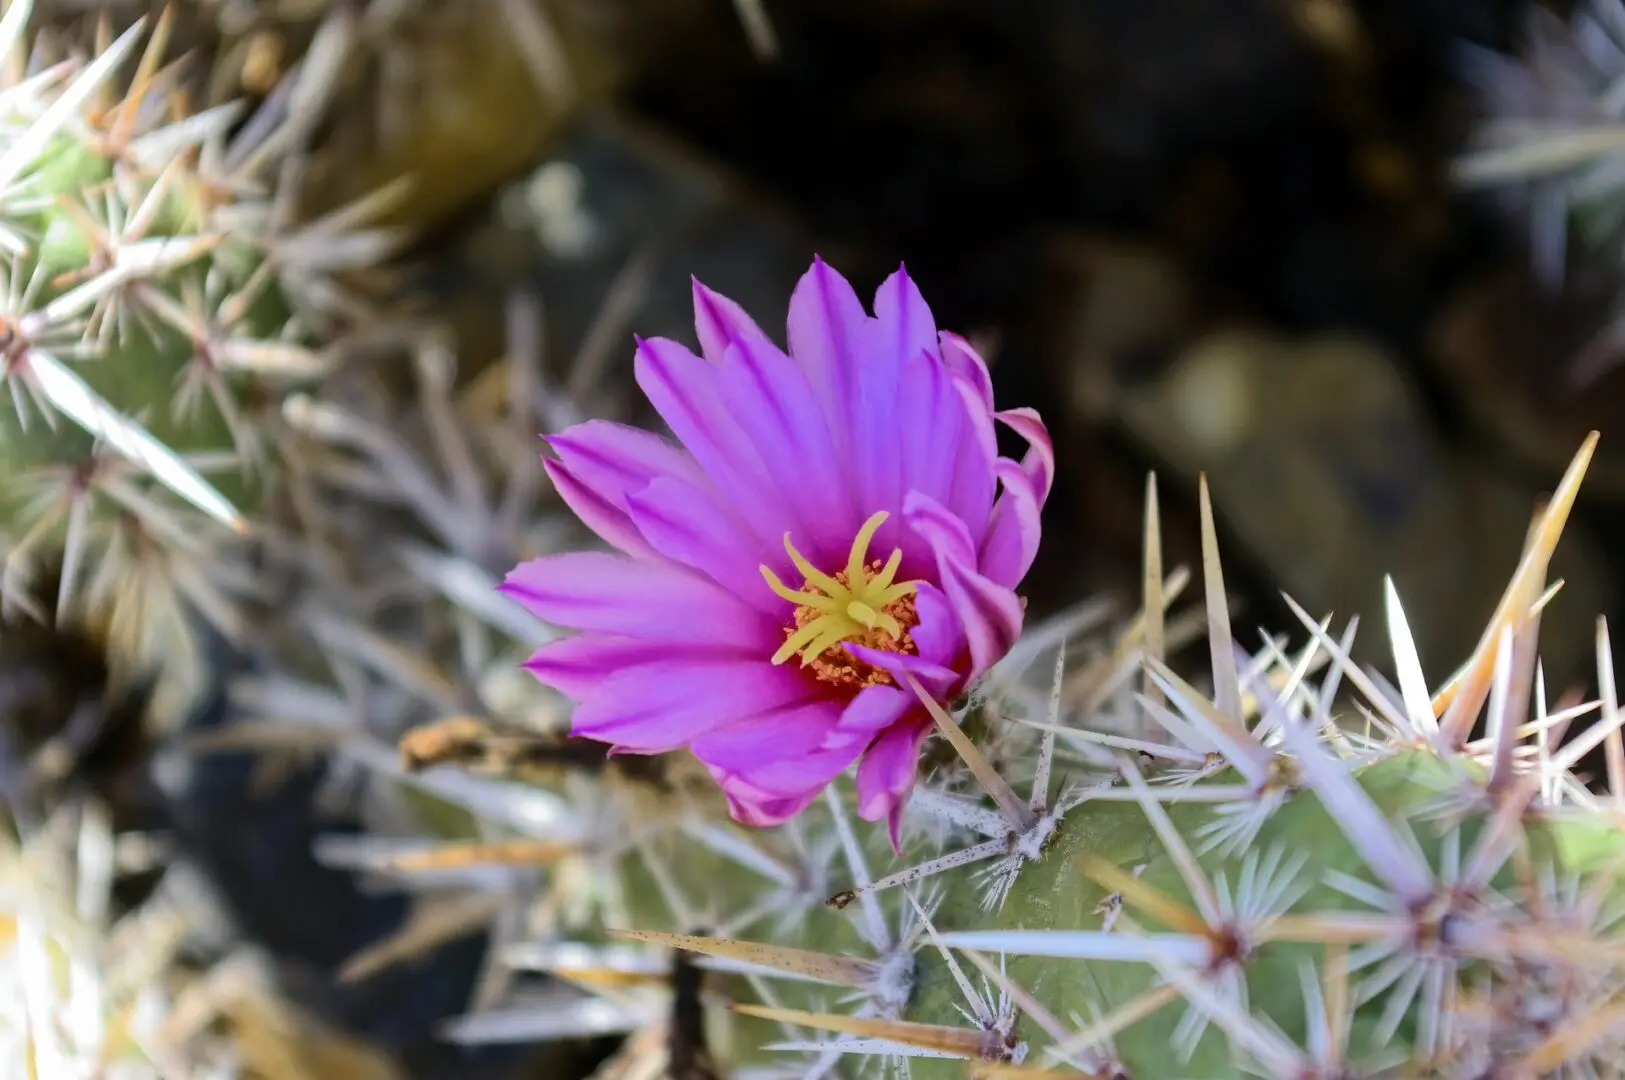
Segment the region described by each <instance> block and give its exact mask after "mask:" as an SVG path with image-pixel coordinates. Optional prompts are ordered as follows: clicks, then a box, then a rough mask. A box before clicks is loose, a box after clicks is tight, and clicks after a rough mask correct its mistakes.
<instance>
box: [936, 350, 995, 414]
mask: <svg viewBox="0 0 1625 1080" xmlns="http://www.w3.org/2000/svg"><path fill="white" fill-rule="evenodd" d="M937 341H938V343H939V345H940V347H941V349H942V359H943V361H944V362H945V363H946V364H947V365H948V369H949V370H950V371H952V372H953V373H954V374H955V375H959V376H961V377H962V378H964V379H965V380H966V382H967V384H968V385H969V386H970V388H971V391H972V393H973V395H974V398H975V400H976V401H977V402H978V403H979V404H980V405H981V408H982V412H983V413H986V414H987V415H989V416H991V415H992V414H993V377H992V376H991V375H989V374H988V370H987V362H986V361H985V360H983V359H982V357H981V356H980V355H979V354H978V353H977V351H976V350H975V349H973V348H971V344H970V342H968V341H966V340H965V339H964V338H962V337H960V336H959V335H958V334H951V333H948V332H947V331H943V332H942V333H941V334H938V335H937Z"/></svg>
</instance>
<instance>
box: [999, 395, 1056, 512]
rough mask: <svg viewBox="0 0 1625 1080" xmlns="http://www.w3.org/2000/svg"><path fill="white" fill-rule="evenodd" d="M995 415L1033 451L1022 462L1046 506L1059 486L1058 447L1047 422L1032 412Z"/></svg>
mask: <svg viewBox="0 0 1625 1080" xmlns="http://www.w3.org/2000/svg"><path fill="white" fill-rule="evenodd" d="M994 415H995V416H997V417H998V418H999V419H1000V420H1001V421H1003V422H1004V424H1005V425H1006V426H1008V427H1009V428H1010V429H1011V430H1012V431H1014V432H1015V433H1016V434H1018V435H1020V436H1021V437H1022V438H1023V439H1026V440H1027V445H1028V447H1029V449H1028V451H1027V455H1026V456H1025V457H1023V458H1022V459H1021V467H1022V468H1023V469H1025V470H1026V471H1027V475H1028V476H1030V477H1032V479H1033V493H1034V494H1035V495H1036V496H1037V498H1038V505H1039V506H1043V505H1044V503H1045V502H1046V501H1047V500H1048V499H1049V491H1050V487H1051V485H1052V484H1054V482H1055V443H1054V442H1053V441H1052V440H1051V439H1050V437H1049V428H1047V427H1045V426H1044V421H1043V420H1042V419H1040V418H1039V415H1038V413H1037V412H1035V411H1034V410H1032V409H1009V410H1007V411H1005V412H1001V413H995V414H994Z"/></svg>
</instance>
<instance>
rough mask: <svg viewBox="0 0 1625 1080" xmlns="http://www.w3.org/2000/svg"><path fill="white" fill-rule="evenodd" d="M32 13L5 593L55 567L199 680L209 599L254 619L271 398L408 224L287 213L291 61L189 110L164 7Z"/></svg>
mask: <svg viewBox="0 0 1625 1080" xmlns="http://www.w3.org/2000/svg"><path fill="white" fill-rule="evenodd" d="M31 7H32V5H31V3H29V2H28V0H16V2H13V3H11V4H10V5H9V6H7V8H6V9H5V14H4V18H3V21H0V55H3V56H4V58H5V63H6V69H5V75H4V89H3V90H0V107H3V108H4V111H5V129H4V134H3V135H0V186H3V188H4V192H5V194H4V196H3V198H0V236H3V237H4V241H5V243H4V248H5V252H4V256H3V258H4V277H5V281H6V283H7V284H6V287H5V295H6V310H5V312H4V313H3V316H0V317H3V319H4V326H5V339H6V350H5V356H4V359H3V361H0V379H3V382H4V384H5V387H6V391H7V393H6V395H5V396H6V397H7V399H8V405H9V406H10V408H8V409H7V410H6V411H5V413H4V415H3V416H0V553H3V558H4V563H3V572H0V596H3V598H4V599H5V600H6V601H7V605H8V606H12V605H15V604H18V603H20V602H22V601H21V597H23V596H24V595H26V592H27V588H26V587H27V585H28V584H29V581H30V580H31V579H32V578H34V577H36V576H37V575H38V573H39V570H40V567H41V566H42V565H58V564H59V565H60V569H61V587H60V590H59V592H58V596H57V598H56V606H57V615H58V616H59V617H64V618H72V619H75V620H85V621H87V622H89V623H91V624H93V625H96V626H99V627H102V628H104V629H106V631H107V632H108V633H109V635H110V638H111V645H112V650H113V653H114V657H115V660H116V661H117V662H118V663H119V665H120V667H121V668H122V669H124V670H125V671H131V670H139V669H142V668H144V667H147V666H149V665H151V664H152V662H153V661H154V660H156V659H157V658H159V657H162V658H163V659H164V660H165V664H164V668H165V673H166V677H167V678H168V679H169V681H170V682H172V683H177V684H182V685H184V684H185V683H187V682H189V681H191V680H192V678H193V677H194V676H195V667H196V663H195V661H196V652H197V646H196V643H195V632H194V631H195V625H194V620H195V618H196V617H197V616H198V615H202V616H203V617H205V618H206V619H208V620H209V621H210V622H211V623H213V624H214V627H215V628H216V629H217V630H219V631H220V632H222V633H224V634H225V635H226V636H227V637H229V638H232V639H234V640H235V639H239V638H240V637H241V629H242V625H241V622H242V619H241V615H240V613H239V610H238V603H239V602H240V599H241V593H242V590H243V587H244V585H243V581H242V580H241V572H240V571H238V570H236V569H234V565H233V563H232V561H231V560H230V559H229V558H227V556H226V554H225V547H226V546H227V545H228V544H230V543H231V542H232V539H233V533H234V532H242V531H244V530H245V528H246V521H247V515H248V514H250V513H251V512H252V511H253V509H254V507H255V506H256V505H257V503H258V502H259V501H260V500H261V499H262V498H263V497H264V495H265V492H266V490H267V487H268V486H271V487H274V486H275V484H276V481H277V477H276V474H275V472H274V471H273V469H272V466H273V465H274V464H275V462H276V461H277V460H278V452H279V451H278V447H277V445H276V438H277V436H276V434H275V432H276V429H277V427H278V425H279V423H280V418H279V415H278V406H279V403H280V401H281V399H282V397H283V396H284V394H285V393H286V392H287V391H288V390H289V389H290V388H292V387H295V386H298V385H301V384H303V383H308V382H310V381H311V380H313V379H316V378H318V377H319V376H321V375H322V374H324V373H325V372H326V371H327V370H328V368H329V359H328V354H327V353H325V352H323V351H319V350H318V349H317V348H315V347H314V344H313V343H314V342H316V341H317V340H322V341H323V342H324V343H328V344H330V343H331V342H332V341H334V340H335V334H336V331H338V330H340V329H342V328H343V327H345V326H347V325H354V324H355V323H356V322H358V321H360V320H361V319H362V318H363V317H364V315H365V312H364V309H363V308H362V306H361V304H360V303H359V301H358V300H357V299H356V298H355V297H354V296H353V295H351V294H350V293H349V292H348V291H347V289H346V286H345V284H344V280H343V279H344V277H345V275H346V274H347V273H349V272H352V271H358V270H365V269H368V268H370V267H372V266H373V265H374V264H375V263H376V262H377V261H378V260H379V259H380V258H381V257H382V256H383V254H384V253H385V252H386V251H387V249H388V248H389V247H390V245H391V244H392V243H394V242H395V239H396V238H395V237H393V236H392V235H390V234H388V233H385V232H381V231H373V232H367V231H363V230H362V229H361V228H360V223H361V222H362V220H363V219H364V218H365V216H366V214H367V213H368V212H369V211H370V210H372V209H374V208H375V204H377V203H378V202H379V201H380V200H379V199H378V198H375V199H373V200H371V201H370V203H368V204H363V205H359V206H354V207H350V208H347V209H346V210H344V211H343V212H340V213H335V214H334V215H332V216H331V217H329V218H327V219H324V220H318V221H315V222H308V223H300V222H298V221H296V220H295V219H294V218H293V216H292V214H291V213H290V210H291V206H290V196H291V194H292V182H293V180H294V179H296V177H297V171H298V162H299V156H298V152H299V151H300V150H301V147H300V145H299V143H298V142H297V140H296V139H295V138H293V134H294V133H296V132H297V130H298V129H299V128H300V126H301V125H302V124H304V123H306V119H305V118H304V117H302V116H300V115H299V114H298V113H297V111H296V109H295V108H294V106H296V105H297V103H298V96H299V95H298V94H297V91H298V89H299V85H298V78H297V75H296V76H295V77H294V79H293V81H291V82H289V83H287V84H286V85H285V86H284V87H283V90H282V92H281V93H280V95H274V96H273V98H272V99H271V100H270V101H268V102H267V103H266V105H265V106H264V107H263V108H261V109H260V110H258V111H257V112H256V113H254V114H253V115H252V116H248V115H246V109H245V106H244V104H243V103H232V104H226V105H221V106H218V107H215V108H209V109H206V110H204V111H202V112H198V113H190V112H189V111H188V109H187V107H186V104H185V102H186V100H187V98H188V95H189V92H190V87H189V84H188V83H187V82H186V80H185V78H184V75H185V69H184V66H183V65H179V64H176V63H174V62H173V61H172V60H171V59H170V58H169V57H168V56H167V50H168V42H169V35H170V30H171V27H172V24H173V18H172V15H171V13H170V12H168V11H166V12H165V13H164V14H162V15H160V16H159V17H158V18H157V19H156V20H155V21H154V22H153V23H152V25H151V32H150V34H149V33H148V32H147V29H148V28H147V27H146V26H145V25H143V24H141V23H138V24H136V25H134V26H132V27H130V28H129V29H127V30H125V31H124V32H122V33H121V34H119V35H118V36H117V37H114V36H113V35H112V34H111V32H110V31H109V30H108V29H107V26H108V25H109V24H108V23H106V22H105V21H104V22H103V23H101V24H100V25H99V28H98V29H97V30H96V31H95V32H94V35H93V36H94V39H95V40H94V41H92V42H90V43H89V44H90V45H91V46H93V47H91V48H89V49H88V50H85V49H82V48H81V45H82V44H83V43H81V42H80V41H79V40H78V38H77V36H76V35H74V34H72V33H70V32H67V31H64V30H61V29H57V30H54V31H53V30H52V29H51V28H49V27H47V28H42V29H39V30H37V31H36V30H35V28H34V27H33V26H32V25H31V22H30V16H31ZM143 39H145V46H144V48H143V47H142V41H143ZM386 194H387V193H386Z"/></svg>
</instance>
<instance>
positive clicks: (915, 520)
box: [903, 491, 976, 563]
mask: <svg viewBox="0 0 1625 1080" xmlns="http://www.w3.org/2000/svg"><path fill="white" fill-rule="evenodd" d="M903 519H904V520H905V521H907V522H908V526H909V528H910V529H912V530H913V531H914V533H915V534H916V535H917V536H919V537H920V539H922V540H924V541H925V543H926V544H927V545H928V546H929V547H930V548H931V551H932V553H933V555H934V556H935V557H936V558H938V559H941V558H942V557H944V556H947V557H949V558H952V559H954V560H955V561H957V562H968V563H974V562H975V561H976V542H975V541H974V540H972V539H971V535H970V529H969V528H967V527H966V525H965V522H964V520H963V519H962V518H960V517H959V516H958V515H957V514H955V513H953V512H952V511H950V510H949V509H948V508H947V507H946V506H943V505H942V504H941V503H939V502H937V500H935V499H933V498H931V496H929V495H926V494H925V493H924V492H920V491H910V492H909V493H908V495H907V496H906V497H905V498H904V499H903Z"/></svg>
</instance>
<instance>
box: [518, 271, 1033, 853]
mask: <svg viewBox="0 0 1625 1080" xmlns="http://www.w3.org/2000/svg"><path fill="white" fill-rule="evenodd" d="M874 311H875V313H874V315H873V316H870V315H869V314H868V313H866V312H865V311H864V309H863V306H862V304H861V302H860V301H859V300H858V297H857V294H856V293H854V292H853V290H852V287H851V286H850V285H849V284H848V283H847V282H846V280H845V279H844V278H842V277H841V275H840V274H838V273H836V272H835V271H834V270H833V269H831V268H830V267H829V266H828V265H827V264H825V263H824V262H823V261H822V260H814V262H813V265H812V267H811V269H809V270H808V271H807V273H806V274H805V276H803V277H802V279H801V281H800V283H799V285H798V286H797V287H796V290H795V293H794V295H793V296H792V297H791V299H790V317H789V352H788V354H787V353H786V352H785V351H784V350H783V349H780V348H779V347H778V346H777V345H775V344H774V343H773V342H772V341H771V340H770V339H769V338H768V336H767V335H766V334H764V333H763V332H762V330H761V329H759V328H758V327H757V326H756V324H755V323H754V322H752V321H751V319H750V318H749V317H748V316H747V315H746V314H745V313H744V311H743V310H742V309H741V308H740V307H739V306H738V305H737V304H735V303H733V302H732V301H731V300H728V299H726V298H725V297H722V296H720V295H718V294H716V293H714V292H712V291H711V290H709V289H707V288H706V287H705V286H703V285H701V284H699V283H698V282H696V283H695V284H694V315H695V326H696V329H697V331H698V336H699V342H700V349H701V353H702V355H701V356H696V355H695V354H694V353H692V352H691V351H689V349H687V348H686V347H684V346H683V345H680V344H678V343H677V342H675V341H669V340H663V339H653V340H641V339H640V340H639V341H638V343H637V357H636V377H637V382H638V386H639V387H640V388H641V389H642V390H643V392H644V393H645V394H646V395H647V396H648V398H649V400H650V402H651V403H652V404H653V405H654V407H655V408H656V409H657V410H658V411H659V413H660V416H661V417H662V419H664V420H665V422H666V424H667V425H668V426H669V427H670V429H671V431H672V433H673V434H674V435H675V436H676V439H677V442H676V443H674V442H672V441H671V440H669V439H667V438H664V437H662V436H660V435H656V434H652V433H649V432H646V431H642V430H638V429H635V428H631V427H625V426H622V425H619V424H614V423H609V422H606V421H597V420H594V421H588V422H586V423H583V424H579V425H577V426H575V427H572V428H570V429H569V430H567V431H564V432H561V433H560V434H557V435H554V436H552V437H550V438H549V439H548V440H547V442H548V444H549V446H550V447H551V449H552V450H553V452H554V453H555V454H556V455H557V457H556V458H554V459H549V460H547V461H546V463H545V464H546V468H547V471H548V475H549V476H551V477H552V479H553V482H554V484H555V485H556V486H557V488H558V491H559V493H560V495H561V496H562V498H563V499H564V500H565V502H566V503H568V505H569V506H570V507H571V509H572V510H573V511H574V512H575V513H576V514H577V515H578V516H579V517H580V518H581V520H582V521H583V522H585V523H586V524H587V525H588V526H589V527H591V528H592V529H593V531H594V532H596V533H597V534H598V535H599V536H600V537H602V538H603V539H604V540H605V541H606V542H607V543H608V544H609V545H611V546H612V547H614V548H615V549H617V550H616V551H615V552H614V553H611V552H597V551H593V552H572V553H569V554H563V555H552V556H547V557H545V558H539V559H533V560H531V561H529V562H526V563H523V564H521V565H519V566H518V567H516V568H515V569H514V570H513V571H512V572H511V573H510V574H509V575H508V577H507V579H506V580H505V581H504V583H503V585H502V586H501V588H502V589H503V591H504V592H505V593H506V594H507V595H509V596H510V597H512V598H513V599H515V600H517V601H518V602H520V603H521V604H523V605H524V606H525V607H527V608H528V609H529V610H531V611H532V612H534V613H535V614H536V615H537V616H538V617H540V618H541V619H543V620H544V621H546V622H548V623H551V624H553V625H556V626H560V627H566V628H571V629H575V630H578V631H579V633H577V634H575V635H573V636H570V637H566V638H563V639H561V640H559V641H557V642H554V643H552V644H549V645H546V646H544V647H543V648H541V649H540V650H539V651H537V652H536V654H535V655H534V656H532V657H531V658H530V659H529V660H528V661H527V662H526V665H525V666H526V667H527V668H528V669H529V670H530V671H531V672H532V673H533V674H534V675H535V676H536V678H538V679H539V680H541V682H543V683H544V684H546V685H548V686H551V687H554V688H556V689H557V690H559V691H560V692H562V693H564V694H565V695H567V696H569V697H571V698H573V699H574V700H575V701H576V703H577V704H576V708H575V713H574V721H573V732H574V734H576V735H579V736H584V737H586V738H590V739H596V740H600V741H602V742H606V743H609V744H611V746H612V752H614V753H632V754H656V753H663V752H666V751H672V750H677V749H680V748H687V749H688V750H689V751H690V752H691V753H693V754H694V756H695V757H697V758H698V759H699V760H700V761H701V762H703V763H704V764H705V766H706V767H707V769H708V770H709V771H710V774H711V776H712V777H713V778H715V780H716V782H717V783H718V784H719V785H720V786H721V789H722V791H723V792H724V793H725V794H726V796H727V799H728V803H729V805H730V807H731V809H732V814H733V817H734V818H735V819H736V820H738V821H740V822H743V823H746V824H749V825H756V826H767V825H775V824H778V823H781V822H783V821H785V820H787V819H788V818H790V817H793V816H794V815H796V814H797V813H799V812H800V811H801V810H802V809H804V808H805V807H806V806H807V805H808V804H809V803H811V802H812V801H813V800H814V799H815V798H817V797H818V795H819V793H820V792H821V791H822V790H823V788H824V787H825V786H826V785H828V784H829V783H830V782H831V781H832V780H834V779H835V778H836V777H837V776H839V775H841V773H843V772H844V771H845V770H846V769H847V768H848V767H850V766H851V765H852V764H853V763H854V762H857V763H858V768H857V791H858V810H859V813H860V814H861V815H862V816H863V817H864V818H865V819H867V820H870V821H878V820H880V819H883V818H884V819H886V820H887V822H888V826H889V828H890V832H891V837H892V843H893V845H896V844H897V842H898V839H897V829H898V822H899V819H900V817H901V814H902V811H903V807H904V805H905V803H906V801H907V799H908V795H909V792H910V790H911V789H912V787H913V785H914V782H915V775H916V771H917V763H918V759H919V755H920V748H921V744H922V743H923V742H924V740H925V737H926V735H927V734H928V733H929V732H930V731H931V729H932V721H931V718H930V715H929V714H928V713H927V711H926V709H925V708H924V705H923V703H922V700H921V695H922V694H924V695H929V696H930V697H932V698H934V699H936V700H937V701H941V702H948V701H951V700H953V699H954V698H955V697H957V696H958V695H959V694H961V693H962V692H963V691H964V690H965V689H966V687H967V686H968V685H969V684H970V683H971V682H972V681H973V680H974V679H976V678H977V677H978V676H980V675H981V674H982V673H983V672H985V671H987V670H988V668H989V667H991V666H992V665H993V664H994V663H995V662H996V661H997V660H998V659H999V658H1000V657H1002V656H1003V655H1004V654H1005V653H1006V652H1007V651H1008V650H1009V649H1010V646H1011V645H1012V644H1013V643H1014V642H1015V640H1016V637H1017V636H1018V634H1019V633H1020V631H1021V624H1022V615H1023V610H1024V607H1025V604H1024V602H1023V601H1022V599H1021V598H1019V597H1018V596H1017V594H1016V593H1015V591H1014V590H1015V588H1016V586H1018V585H1019V584H1020V583H1021V580H1022V578H1023V577H1024V576H1025V575H1026V573H1027V570H1028V568H1029V567H1030V566H1031V565H1032V562H1033V557H1034V555H1035V554H1036V552H1037V550H1038V541H1039V533H1040V523H1039V513H1040V510H1041V509H1042V507H1043V505H1044V501H1045V499H1046V497H1047V496H1048V494H1049V490H1050V484H1051V481H1052V479H1053V476H1054V450H1053V446H1052V444H1051V442H1050V437H1049V433H1048V431H1047V430H1046V429H1045V427H1044V424H1043V422H1042V421H1041V420H1040V419H1039V417H1038V414H1037V413H1036V412H1034V411H1033V410H1031V409H1013V410H1009V411H1005V412H999V411H995V409H994V407H993V388H992V382H991V380H990V379H989V377H988V371H987V366H986V364H985V363H984V362H983V361H982V358H981V357H979V356H978V355H977V354H976V353H975V351H974V350H972V349H971V347H970V345H969V344H968V343H967V342H966V341H964V340H963V339H962V338H960V337H958V336H956V335H953V334H949V333H939V332H938V330H937V327H936V324H935V321H934V320H933V318H932V315H931V310H930V308H928V307H927V306H926V303H925V300H924V298H923V297H922V296H921V295H920V292H919V290H918V289H917V288H916V287H915V285H914V282H913V281H911V280H910V279H909V277H908V274H907V272H906V271H905V270H903V269H901V268H899V269H898V271H897V272H896V273H894V274H893V275H892V276H891V277H889V278H887V279H886V281H885V283H884V284H882V285H881V286H880V290H879V292H878V293H877V294H876V296H875V303H874ZM995 421H999V422H1001V423H1003V424H1005V425H1007V426H1008V427H1009V428H1011V429H1013V430H1014V431H1015V432H1016V433H1017V434H1018V435H1019V436H1020V437H1021V438H1022V439H1024V440H1025V441H1026V443H1027V444H1028V447H1029V449H1028V450H1027V452H1026V454H1025V455H1024V457H1023V459H1022V460H1021V461H1019V462H1017V461H1014V460H1011V459H1008V458H1002V457H1000V456H999V454H998V449H997V445H996V439H995Z"/></svg>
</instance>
